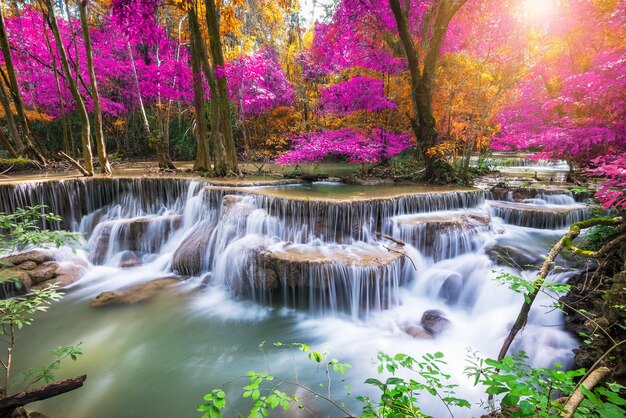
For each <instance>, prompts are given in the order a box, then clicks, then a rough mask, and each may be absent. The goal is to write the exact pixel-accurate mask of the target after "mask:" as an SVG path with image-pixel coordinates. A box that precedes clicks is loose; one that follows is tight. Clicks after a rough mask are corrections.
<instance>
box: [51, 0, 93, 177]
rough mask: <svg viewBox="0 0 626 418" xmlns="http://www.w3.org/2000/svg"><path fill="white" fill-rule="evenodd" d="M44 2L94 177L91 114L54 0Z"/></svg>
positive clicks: (85, 154)
mask: <svg viewBox="0 0 626 418" xmlns="http://www.w3.org/2000/svg"><path fill="white" fill-rule="evenodd" d="M43 1H44V4H45V6H46V7H45V10H44V17H45V18H46V21H47V22H48V26H49V27H50V29H51V30H52V35H54V40H55V43H56V46H57V50H58V51H59V57H60V58H61V64H62V65H63V72H64V73H65V79H66V80H67V84H68V87H69V89H70V91H71V92H72V96H73V97H74V101H75V102H76V109H77V110H78V115H79V116H80V121H81V127H80V130H81V140H82V146H83V158H84V160H85V166H84V168H85V171H86V173H87V174H86V175H88V176H93V158H92V155H91V128H90V124H89V114H88V113H87V108H86V107H85V101H84V100H83V96H82V95H81V93H80V91H79V89H78V84H77V82H76V80H74V78H73V77H72V71H71V70H70V63H69V60H68V58H67V51H66V50H65V46H64V45H63V40H62V39H61V34H60V32H59V26H58V24H57V20H56V16H55V15H54V5H53V4H52V0H43Z"/></svg>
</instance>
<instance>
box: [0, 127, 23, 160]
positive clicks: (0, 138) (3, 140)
mask: <svg viewBox="0 0 626 418" xmlns="http://www.w3.org/2000/svg"><path fill="white" fill-rule="evenodd" d="M0 144H2V146H3V147H4V148H5V149H6V150H7V151H8V152H9V155H10V156H11V158H18V157H19V155H18V153H17V152H16V151H15V148H13V146H12V145H11V143H10V142H9V138H8V137H7V136H6V134H5V133H4V131H3V130H2V128H0Z"/></svg>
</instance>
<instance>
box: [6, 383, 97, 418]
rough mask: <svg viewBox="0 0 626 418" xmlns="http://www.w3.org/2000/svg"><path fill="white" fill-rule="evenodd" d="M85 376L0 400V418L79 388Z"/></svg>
mask: <svg viewBox="0 0 626 418" xmlns="http://www.w3.org/2000/svg"><path fill="white" fill-rule="evenodd" d="M86 379H87V375H86V374H84V375H82V376H77V377H73V378H71V379H66V380H62V381H60V382H56V383H50V384H49V385H46V386H43V387H40V388H38V389H31V390H28V391H26V392H21V393H18V394H16V395H11V396H6V397H4V398H0V418H4V417H8V416H10V414H11V412H12V411H13V410H14V409H15V408H19V407H22V406H24V405H27V404H29V403H32V402H37V401H42V400H44V399H48V398H52V397H54V396H58V395H62V394H64V393H67V392H70V391H72V390H74V389H78V388H80V387H81V386H82V385H83V383H85V380H86Z"/></svg>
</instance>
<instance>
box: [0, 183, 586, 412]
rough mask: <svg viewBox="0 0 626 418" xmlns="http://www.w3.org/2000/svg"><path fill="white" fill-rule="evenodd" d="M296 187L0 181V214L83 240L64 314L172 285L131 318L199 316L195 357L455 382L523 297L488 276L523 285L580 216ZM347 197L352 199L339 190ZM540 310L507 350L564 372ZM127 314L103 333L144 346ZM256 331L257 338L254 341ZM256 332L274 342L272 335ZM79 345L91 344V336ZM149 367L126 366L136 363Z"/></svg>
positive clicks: (541, 206)
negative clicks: (298, 360) (290, 357)
mask: <svg viewBox="0 0 626 418" xmlns="http://www.w3.org/2000/svg"><path fill="white" fill-rule="evenodd" d="M283 187H287V186H283ZM289 187H290V190H289V192H288V193H287V192H285V193H284V194H283V193H282V192H283V191H284V189H280V190H277V188H273V187H272V186H270V187H268V186H267V185H264V186H249V187H243V186H241V185H240V184H237V183H233V185H231V186H225V185H220V186H216V185H211V184H209V183H207V182H204V181H202V179H198V180H189V179H175V178H165V179H148V178H145V179H140V178H127V179H124V178H121V179H97V178H96V179H76V180H64V181H41V182H33V183H29V184H26V185H1V184H0V211H3V212H11V211H12V210H14V209H15V208H17V207H20V206H25V205H30V206H32V205H37V204H46V205H48V206H49V209H48V211H50V212H55V213H58V214H60V215H61V216H63V217H64V220H63V221H62V222H61V223H58V224H54V225H45V226H46V227H50V228H67V229H71V230H73V231H76V232H80V233H81V234H83V235H84V236H85V238H86V248H84V251H80V250H79V251H78V254H77V255H76V256H77V257H82V258H83V259H84V263H85V264H88V266H87V269H86V272H85V274H84V275H83V277H82V278H81V279H80V280H79V281H78V282H76V283H75V284H74V285H72V286H73V288H71V289H70V290H71V292H68V296H67V298H68V299H69V301H70V303H69V305H71V306H79V305H80V306H82V305H87V306H88V301H89V300H91V299H93V298H95V297H96V296H98V295H99V294H100V293H101V292H105V291H121V290H123V289H129V288H131V287H134V286H137V285H142V284H148V283H149V282H151V281H154V280H162V279H164V278H169V280H170V281H172V277H174V278H180V279H181V280H180V281H177V280H175V279H174V282H176V284H175V285H172V286H171V287H168V288H167V289H169V290H167V291H165V290H164V292H170V293H171V294H173V295H175V296H171V298H170V299H167V297H164V298H162V299H159V297H155V300H154V301H153V302H150V303H145V304H142V305H141V306H143V307H146V308H143V307H139V306H137V307H135V308H133V309H149V308H148V307H149V306H151V304H155V305H158V306H159V307H160V306H161V305H159V303H161V302H162V301H163V300H165V301H167V303H166V305H164V306H165V308H164V309H169V310H172V309H179V310H184V312H183V313H180V312H179V314H180V316H179V317H178V318H179V320H173V321H174V322H172V323H170V326H171V327H173V328H176V329H177V330H178V329H180V330H184V329H186V328H187V327H189V324H190V322H189V321H190V319H189V318H196V317H198V316H204V317H206V318H208V319H207V321H208V322H201V323H200V325H199V326H196V327H193V329H192V330H189V335H186V334H185V335H181V337H180V338H187V337H189V336H190V335H197V334H198V332H201V331H198V329H199V328H202V329H204V328H205V327H207V326H210V327H216V328H215V329H217V331H216V334H215V335H211V336H209V337H207V338H206V341H205V340H203V341H202V342H200V343H197V342H196V343H195V344H200V345H201V351H202V353H204V350H205V349H206V347H207V346H210V345H212V344H207V341H211V338H215V339H216V340H217V339H219V340H224V342H225V344H227V345H230V344H231V342H230V341H231V340H233V339H235V338H239V339H241V340H245V343H246V344H248V345H249V344H253V345H256V344H258V342H259V341H260V340H262V339H265V338H277V339H275V340H274V341H278V340H279V339H282V338H295V340H301V341H302V340H304V341H307V343H308V342H309V340H310V339H313V340H314V341H315V342H318V343H320V344H325V343H329V344H330V345H332V346H333V350H336V349H337V348H339V350H342V349H344V348H345V350H347V352H346V353H341V352H339V353H337V356H338V358H340V357H339V356H342V354H343V355H344V356H346V357H347V359H349V360H350V361H351V362H352V363H355V362H362V363H363V364H365V363H366V362H367V361H369V360H370V359H371V358H372V357H375V355H376V351H378V350H385V351H387V352H389V353H395V352H402V351H404V352H408V353H411V352H415V351H419V352H421V353H424V352H433V351H443V352H445V353H446V359H447V360H450V363H451V366H454V367H455V368H456V369H457V370H456V373H458V375H459V376H460V375H462V370H463V369H462V368H463V364H462V360H460V359H462V358H463V356H464V352H465V351H464V350H465V348H466V347H472V348H473V349H476V350H479V351H481V352H482V353H484V354H486V355H489V356H491V357H493V356H495V355H496V354H497V353H494V352H493V350H494V347H498V346H499V344H500V342H501V341H502V340H503V339H504V337H505V336H506V334H507V332H508V329H509V327H510V324H511V323H512V321H514V319H515V317H516V315H517V313H518V310H519V307H520V305H521V303H522V301H523V297H522V296H521V295H519V294H516V293H515V292H512V291H511V290H509V289H508V288H506V286H501V285H499V284H498V283H497V282H496V281H495V280H494V278H495V277H496V276H497V275H498V272H500V271H504V272H507V273H510V274H515V275H522V276H524V277H526V278H527V279H528V280H532V278H533V277H535V275H536V266H537V264H540V263H541V261H542V256H543V255H544V254H545V253H546V252H547V250H548V249H549V247H550V245H551V244H552V243H553V242H554V241H555V240H556V239H558V238H559V236H560V235H561V234H562V231H561V230H562V229H563V228H565V227H567V226H568V225H569V224H571V223H572V222H576V221H578V220H581V219H584V218H585V217H586V216H588V212H589V208H588V207H587V206H584V205H582V204H579V203H576V202H575V201H574V200H575V199H574V198H573V196H572V195H571V193H569V192H568V191H562V190H556V189H554V190H549V189H546V190H538V189H532V190H531V189H530V188H529V189H528V190H527V191H526V190H522V191H519V190H514V191H511V190H505V191H503V190H491V191H481V190H477V189H464V190H458V189H445V188H435V189H433V190H424V189H423V188H422V189H419V188H417V189H416V190H415V191H412V190H411V188H410V187H405V188H404V189H403V188H399V189H398V190H402V192H401V193H400V192H399V193H396V194H394V192H393V190H394V189H393V188H389V189H384V190H382V189H379V188H377V187H374V186H371V187H370V186H362V187H361V188H355V186H350V187H351V188H350V187H348V186H341V185H336V186H332V190H331V191H330V192H329V196H325V197H323V198H322V197H320V196H319V195H315V194H314V193H315V184H314V185H313V186H310V185H308V186H305V185H295V186H289ZM344 187H346V188H347V190H351V191H355V190H356V192H357V194H356V195H357V196H359V197H358V198H352V197H351V196H352V195H348V193H345V192H342V190H344V189H343V188H344ZM394 187H395V186H394ZM309 192H311V193H312V195H311V196H310V197H308V196H306V193H309ZM333 193H337V195H336V196H335V195H333ZM342 193H343V194H342ZM351 193H352V192H351ZM487 199H488V200H487ZM377 233H379V234H377ZM550 280H553V281H565V280H567V277H566V276H564V275H556V274H555V275H552V276H551V277H550ZM3 291H4V292H5V296H8V295H11V294H13V293H10V294H9V293H7V291H11V289H6V288H3V289H0V293H1V292H3ZM0 296H1V295H0ZM542 298H543V296H542ZM184 301H188V302H189V303H184ZM73 302H76V303H73ZM539 302H541V303H538V304H536V307H534V308H533V309H534V310H535V312H534V314H533V315H531V317H530V319H529V323H528V324H527V326H526V328H525V330H524V333H523V335H521V336H520V337H519V339H518V340H516V346H515V347H514V349H524V350H526V351H527V352H528V353H529V355H530V359H531V363H532V364H533V365H535V366H543V367H546V366H550V365H551V363H552V362H553V361H558V362H560V363H561V364H564V365H565V366H566V367H567V365H568V364H571V361H572V357H573V356H572V353H571V350H572V349H573V348H574V347H575V345H576V341H575V340H574V339H573V338H572V337H571V336H569V335H568V334H567V333H566V332H565V331H564V330H563V328H562V324H563V321H564V320H563V316H562V314H561V313H560V312H558V311H552V310H551V308H550V303H548V302H549V301H547V300H541V301H539ZM63 303H65V302H63ZM81 304H82V305H81ZM88 309H89V308H88ZM154 309H155V310H156V308H154ZM123 312H127V313H126V314H124V313H123ZM132 312H136V311H134V310H126V311H124V310H123V308H120V309H115V308H111V309H110V310H109V311H108V313H107V315H111V316H112V317H117V316H119V317H120V318H122V319H120V321H119V323H115V325H112V326H111V328H110V329H111V330H114V331H115V332H116V333H122V335H124V338H116V339H115V340H116V342H117V344H119V345H120V346H122V349H120V350H121V352H123V353H128V352H131V351H132V348H133V346H132V344H133V343H134V344H138V345H141V341H137V338H138V337H137V336H136V335H141V336H142V337H141V338H142V339H143V338H144V336H143V335H144V334H143V332H134V331H132V329H133V328H132V327H133V324H132V323H131V322H133V321H128V316H129V315H132ZM151 312H153V313H152V316H150V315H148V317H146V318H141V322H144V321H145V323H146V324H147V325H149V326H148V327H147V329H150V330H152V329H154V330H161V328H162V327H161V322H163V321H166V319H165V318H169V316H170V312H169V311H168V312H162V311H161V310H158V312H157V311H151ZM426 312H431V313H432V312H437V315H441V318H443V319H441V320H442V321H445V323H446V324H448V325H447V328H446V329H444V330H441V331H440V330H435V329H434V328H433V327H431V326H430V325H429V324H428V323H427V320H425V319H424V317H425V315H424V314H425V313H426ZM157 313H158V314H162V315H161V316H158V315H157ZM92 315H94V316H95V314H92ZM116 315H117V316H116ZM107 318H108V316H107ZM107 321H108V320H107ZM246 321H248V322H250V324H249V325H248V327H247V328H245V327H244V328H242V331H237V332H239V333H240V334H241V335H239V334H237V335H235V334H236V333H235V334H234V333H233V332H232V330H231V328H232V327H234V326H235V325H233V324H240V323H242V322H246ZM193 323H194V324H195V322H193ZM207 323H208V324H209V325H207ZM285 324H289V325H285ZM109 325H111V324H108V323H107V326H109ZM54 326H56V325H54ZM126 327H129V328H128V329H129V331H127V332H126V331H125V330H126ZM285 327H287V328H285ZM257 328H258V329H261V330H262V331H263V333H259V334H254V332H255V330H257ZM211 329H213V328H211ZM265 331H267V332H268V333H270V334H271V332H275V333H278V334H277V335H275V334H271V335H272V337H267V336H266V335H265ZM68 332H73V330H70V331H68ZM159 332H161V331H159ZM116 335H117V334H116ZM148 337H149V338H152V336H150V335H148V336H147V337H145V338H148ZM75 338H76V339H77V340H83V339H87V340H89V339H91V334H90V335H87V336H86V337H85V336H83V335H76V336H75ZM98 338H99V337H98ZM250 338H252V339H255V338H258V339H259V340H258V341H257V340H256V339H255V340H254V341H252V340H250ZM127 340H128V342H126V341H127ZM268 341H269V340H268ZM283 341H284V339H283ZM92 343H93V341H92ZM238 344H239V345H238ZM241 344H244V343H242V342H239V343H234V342H233V343H232V346H233V347H234V349H233V350H232V351H233V353H229V355H231V354H232V356H233V358H237V359H240V357H238V356H240V355H241V354H240V353H239V352H238V351H237V349H239V348H240V347H241V346H242V345H241ZM95 345H97V344H95ZM194 347H195V346H194ZM349 347H359V349H358V350H356V351H357V352H356V353H355V352H354V350H352V351H350V350H348V348H349ZM193 349H195V348H193ZM203 356H204V355H200V357H203ZM122 357H123V355H122ZM142 359H143V357H142V356H138V357H137V358H136V359H135V360H134V361H136V362H139V363H141V364H142V365H143V366H145V361H144V360H142ZM227 367H228V366H227ZM124 372H125V371H124V370H121V369H120V371H119V373H124ZM356 373H358V372H356ZM357 377H358V378H359V379H360V378H361V377H364V376H360V375H359V376H357ZM219 383H221V382H217V384H219ZM460 390H461V389H460ZM435 416H438V415H437V414H435Z"/></svg>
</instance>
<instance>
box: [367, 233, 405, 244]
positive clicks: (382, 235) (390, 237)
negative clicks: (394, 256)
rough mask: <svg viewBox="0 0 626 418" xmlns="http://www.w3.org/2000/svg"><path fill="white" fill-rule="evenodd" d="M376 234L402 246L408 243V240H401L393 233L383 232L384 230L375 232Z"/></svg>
mask: <svg viewBox="0 0 626 418" xmlns="http://www.w3.org/2000/svg"><path fill="white" fill-rule="evenodd" d="M374 235H376V236H377V237H378V238H385V239H388V240H389V241H393V242H395V243H396V244H398V245H400V246H402V247H404V246H405V245H406V242H404V241H402V240H399V239H398V238H394V237H392V236H391V235H387V234H383V233H382V232H374Z"/></svg>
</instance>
